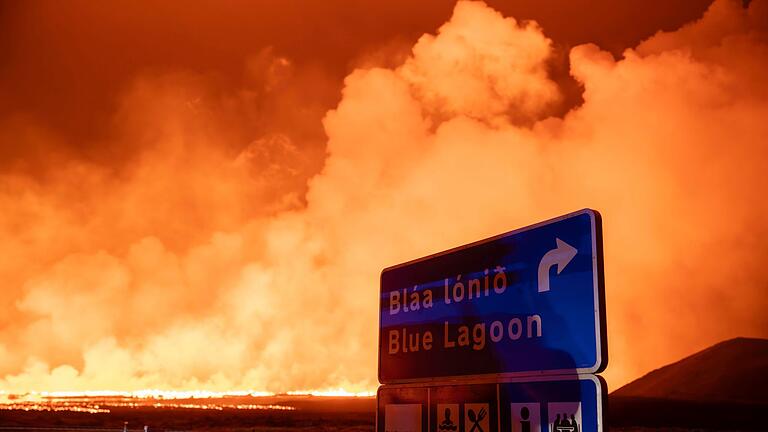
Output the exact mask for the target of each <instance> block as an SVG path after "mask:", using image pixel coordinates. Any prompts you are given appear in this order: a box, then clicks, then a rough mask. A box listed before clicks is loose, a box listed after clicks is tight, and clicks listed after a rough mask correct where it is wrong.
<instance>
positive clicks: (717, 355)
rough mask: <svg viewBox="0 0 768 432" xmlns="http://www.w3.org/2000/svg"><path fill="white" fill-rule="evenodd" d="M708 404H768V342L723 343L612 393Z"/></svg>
mask: <svg viewBox="0 0 768 432" xmlns="http://www.w3.org/2000/svg"><path fill="white" fill-rule="evenodd" d="M611 395H612V396H620V397H641V398H657V399H675V400H685V401H706V402H717V401H727V402H746V403H760V404H765V403H768V339H749V338H736V339H730V340H727V341H724V342H720V343H718V344H716V345H714V346H711V347H709V348H707V349H705V350H703V351H700V352H698V353H696V354H693V355H691V356H689V357H686V358H684V359H682V360H680V361H678V362H675V363H672V364H669V365H667V366H664V367H662V368H659V369H656V370H654V371H652V372H650V373H648V374H646V375H645V376H643V377H641V378H638V379H636V380H635V381H632V382H631V383H629V384H627V385H625V386H623V387H621V388H619V389H618V390H616V391H615V392H613V393H612V394H611Z"/></svg>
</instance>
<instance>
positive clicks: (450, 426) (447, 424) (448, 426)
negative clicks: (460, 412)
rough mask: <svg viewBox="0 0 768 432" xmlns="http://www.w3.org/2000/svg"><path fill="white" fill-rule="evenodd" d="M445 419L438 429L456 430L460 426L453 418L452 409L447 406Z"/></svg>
mask: <svg viewBox="0 0 768 432" xmlns="http://www.w3.org/2000/svg"><path fill="white" fill-rule="evenodd" d="M444 415H445V419H443V421H442V422H440V425H439V426H438V429H439V430H441V431H455V430H456V429H457V428H458V426H456V424H455V423H454V422H453V420H451V409H450V408H446V409H445V413H444Z"/></svg>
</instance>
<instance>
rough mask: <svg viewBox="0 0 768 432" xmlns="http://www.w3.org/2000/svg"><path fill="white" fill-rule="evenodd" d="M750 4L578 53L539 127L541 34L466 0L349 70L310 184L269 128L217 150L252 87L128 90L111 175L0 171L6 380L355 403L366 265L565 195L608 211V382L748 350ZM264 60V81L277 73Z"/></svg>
mask: <svg viewBox="0 0 768 432" xmlns="http://www.w3.org/2000/svg"><path fill="white" fill-rule="evenodd" d="M766 10H768V6H766V2H765V1H753V2H751V4H750V6H749V8H746V9H745V8H743V7H742V6H741V5H740V3H739V2H733V1H727V0H721V1H718V2H716V3H715V4H714V5H713V6H712V7H711V8H710V9H709V10H708V12H707V13H706V14H705V15H704V17H702V19H701V20H699V21H697V22H695V23H691V24H689V25H687V26H685V27H683V28H681V29H680V30H677V31H670V32H666V33H659V34H657V35H655V36H653V37H652V38H650V39H649V40H646V41H645V42H643V43H642V44H640V45H639V46H638V47H637V48H635V49H629V50H627V51H625V52H624V54H623V56H622V57H621V58H620V59H616V58H614V56H613V55H612V54H610V53H609V52H606V51H603V50H602V49H601V48H600V47H598V46H596V45H580V46H577V47H575V48H573V49H572V50H571V51H570V72H571V75H572V76H573V78H574V79H575V80H576V81H577V82H578V83H580V84H581V85H582V86H583V88H584V93H583V103H582V104H581V105H580V106H578V107H574V108H572V109H571V110H570V111H568V112H567V113H566V114H565V115H564V116H562V117H551V116H550V113H551V111H550V109H551V108H552V106H553V104H557V103H558V101H559V100H560V99H561V95H560V93H559V90H558V85H557V84H556V83H555V81H553V80H552V79H551V78H550V77H549V75H548V72H547V70H548V69H547V64H548V61H550V59H551V56H552V55H553V51H552V44H551V42H550V41H549V39H548V38H547V37H546V36H545V33H544V31H545V30H542V29H541V28H539V27H538V26H537V25H536V24H534V23H530V22H527V23H525V22H517V21H516V20H514V19H512V18H504V17H503V16H502V15H501V14H499V13H497V12H495V11H494V10H492V9H491V8H489V7H488V6H486V5H485V4H483V3H480V2H464V1H462V2H459V3H458V4H457V6H456V8H455V10H454V13H453V16H452V17H451V19H450V20H449V21H448V22H447V23H446V24H444V25H443V26H442V27H440V29H439V30H438V32H437V33H436V34H435V35H425V36H423V37H422V38H420V39H419V40H418V42H417V43H416V44H415V45H414V47H413V49H412V51H411V54H410V55H409V56H408V57H407V59H406V60H405V61H404V62H403V63H402V64H401V65H399V66H396V67H389V68H386V67H380V68H373V67H371V68H365V69H358V70H355V71H354V72H352V73H351V74H350V75H349V76H347V78H346V79H345V81H344V88H343V91H342V97H341V101H340V102H339V103H338V106H337V107H336V108H335V109H333V110H331V111H329V112H328V113H327V114H326V115H325V117H324V121H323V125H324V128H325V132H326V134H327V138H328V139H327V144H326V151H327V157H326V158H325V160H324V164H323V167H322V170H321V171H320V172H319V173H317V174H316V175H312V174H311V173H312V169H313V168H312V160H313V158H311V157H309V158H308V159H305V155H304V154H303V153H302V151H301V150H300V149H301V148H302V147H299V146H297V145H295V143H294V142H293V139H294V138H291V137H290V136H288V135H286V134H279V133H268V134H264V135H263V136H261V137H260V138H258V139H256V140H254V141H253V143H252V144H251V145H249V146H247V147H245V148H244V149H238V148H233V147H232V146H228V145H226V143H227V142H228V141H229V140H231V135H230V134H231V131H232V128H231V125H232V123H231V122H229V121H228V120H227V119H228V118H230V116H228V115H224V114H231V113H241V114H242V113H243V112H247V110H248V107H249V106H250V104H252V103H255V101H256V100H258V98H253V97H249V95H252V93H250V92H249V91H248V89H245V90H243V91H242V92H238V93H237V94H235V95H225V96H226V97H219V96H217V95H216V94H213V95H212V94H211V93H209V92H207V88H208V87H207V85H206V81H205V80H204V79H203V80H202V81H200V80H199V77H198V78H196V77H189V76H186V77H180V76H178V75H171V76H161V77H150V78H146V79H142V80H139V81H137V83H136V85H135V86H134V87H132V88H131V90H130V91H128V92H127V93H126V94H125V96H124V97H123V98H122V100H123V103H122V105H121V106H122V108H121V110H120V111H119V113H118V114H117V116H116V118H115V124H116V126H115V135H116V136H117V138H116V139H115V141H116V142H121V141H125V142H130V143H132V144H136V143H140V145H138V147H139V148H141V149H142V151H141V152H139V153H138V154H137V155H135V156H134V157H133V158H132V159H131V160H130V161H128V162H126V164H125V167H123V168H121V169H120V170H119V172H116V173H115V172H108V171H107V172H105V170H104V169H103V168H102V167H100V166H99V165H96V164H88V163H84V162H71V163H66V162H64V163H62V164H61V165H60V166H58V167H56V168H55V169H52V170H51V173H50V174H49V176H50V177H51V178H52V179H54V180H55V181H53V182H50V183H47V184H46V186H45V187H43V186H41V185H40V184H39V183H38V182H36V181H34V180H31V179H29V178H26V177H24V176H21V175H15V174H8V175H6V176H4V177H3V178H2V181H1V183H0V205H2V207H3V208H4V209H13V210H12V211H4V212H3V213H2V214H0V230H1V232H2V233H3V238H4V239H5V240H4V242H3V243H2V245H0V250H2V252H3V256H6V257H8V259H6V260H4V261H3V262H2V263H0V276H2V277H3V279H4V280H5V281H6V283H7V288H5V290H6V293H7V294H6V296H4V301H3V303H2V311H3V317H2V318H1V319H0V320H1V321H0V322H1V323H2V326H3V332H2V334H1V336H0V354H3V355H2V361H0V374H2V375H3V376H4V378H3V379H2V380H1V381H0V386H1V387H2V388H4V389H6V390H10V391H25V390H32V389H38V390H86V389H89V390H93V389H114V390H130V389H140V388H173V389H189V388H201V387H203V388H206V389H210V390H225V389H233V388H240V389H242V388H251V389H258V390H273V391H285V390H295V389H309V388H323V387H339V386H343V387H346V388H347V389H349V390H366V389H372V388H374V387H375V386H376V373H375V371H376V350H377V343H376V335H377V333H376V332H377V323H378V320H377V313H378V310H377V306H378V305H377V300H378V296H377V292H378V274H379V272H380V270H381V269H382V268H384V267H386V266H388V265H392V264H395V263H398V262H401V261H404V260H407V259H411V258H415V257H418V256H422V255H426V254H429V253H433V252H435V251H439V250H442V249H446V248H449V247H452V246H456V245H459V244H463V243H467V242H470V241H474V240H477V239H480V238H484V237H487V236H490V235H493V234H497V233H499V232H503V231H507V230H510V229H514V228H517V227H520V226H523V225H526V224H529V223H532V222H535V221H537V220H541V219H545V218H549V217H552V216H556V215H559V214H562V213H566V212H568V211H572V210H576V209H579V208H583V207H591V208H595V209H598V210H600V211H601V213H602V214H603V218H604V231H605V261H606V284H607V301H608V329H609V347H610V355H611V363H610V366H609V369H608V371H607V372H606V375H607V377H608V379H609V384H610V385H611V387H613V388H615V387H616V386H618V385H620V384H623V383H625V382H627V381H628V380H630V379H632V378H634V377H636V376H637V375H638V374H640V373H643V372H645V371H648V370H650V369H652V368H654V367H657V366H660V365H662V364H664V363H666V362H669V361H671V360H674V359H677V358H679V357H680V356H682V355H685V354H688V353H690V352H692V351H694V350H696V349H699V348H703V347H705V346H707V345H709V344H711V343H714V342H716V341H719V340H721V339H724V338H727V337H732V336H737V335H746V336H761V337H766V336H768V322H767V321H766V318H765V314H763V313H762V312H763V310H764V309H765V306H766V300H768V298H766V297H767V294H766V290H765V287H766V284H768V277H766V276H765V275H764V272H762V271H761V262H760V261H761V257H763V256H765V253H766V251H767V250H768V225H766V223H765V221H766V220H768V214H767V213H768V204H767V203H766V202H765V201H764V200H762V199H761V197H760V190H759V187H760V185H761V184H762V183H764V182H765V172H766V168H768V151H767V150H768V149H766V144H765V143H766V142H768V125H766V122H765V121H764V119H765V118H768V92H767V90H768V85H767V84H766V82H765V80H764V79H762V77H761V76H760V73H759V71H761V70H763V69H764V68H765V66H766V64H767V63H768V41H767V40H766V37H768V28H766V23H768V20H766V19H764V17H765V13H766ZM264 59H266V60H264ZM264 59H262V60H259V61H258V62H257V63H256V64H257V66H254V68H255V70H257V71H266V72H264V73H267V74H272V75H270V76H273V77H274V79H270V80H259V81H258V82H259V83H264V82H266V83H270V84H269V85H270V86H275V85H279V83H280V82H282V81H281V78H280V77H281V76H283V75H282V74H284V73H289V72H290V70H291V69H290V60H288V59H282V58H280V57H277V56H274V55H272V54H265V57H264ZM285 68H287V69H285ZM259 73H261V72H259ZM313 79H314V78H307V79H306V80H300V81H301V82H314V81H313ZM260 85H261V84H260ZM259 88H261V87H259ZM260 91H261V90H260ZM297 97H298V96H297ZM294 100H297V99H294ZM296 107H297V108H296V109H301V105H300V104H297V105H296ZM222 113H224V114H222ZM245 118H249V117H247V116H245ZM29 136H31V137H33V138H34V139H39V140H53V139H55V138H51V137H50V136H48V135H47V134H46V132H45V131H44V130H32V131H31V132H30V134H29ZM30 139H32V138H30ZM307 178H309V181H308V182H307V184H306V185H305V184H304V180H305V179H307ZM51 184H52V185H54V186H51ZM286 190H291V191H294V193H293V194H292V195H286V194H285V191H286ZM264 207H266V208H264Z"/></svg>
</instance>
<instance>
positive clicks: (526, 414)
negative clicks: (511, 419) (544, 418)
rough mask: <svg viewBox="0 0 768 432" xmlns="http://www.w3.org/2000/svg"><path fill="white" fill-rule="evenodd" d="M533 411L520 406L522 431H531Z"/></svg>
mask: <svg viewBox="0 0 768 432" xmlns="http://www.w3.org/2000/svg"><path fill="white" fill-rule="evenodd" d="M530 417H531V413H530V411H529V410H528V407H522V408H520V432H531V420H530Z"/></svg>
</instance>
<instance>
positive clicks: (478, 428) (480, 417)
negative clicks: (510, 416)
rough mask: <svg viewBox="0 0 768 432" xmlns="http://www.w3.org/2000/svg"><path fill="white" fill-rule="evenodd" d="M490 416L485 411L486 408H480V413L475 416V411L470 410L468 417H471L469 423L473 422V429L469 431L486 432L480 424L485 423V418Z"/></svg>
mask: <svg viewBox="0 0 768 432" xmlns="http://www.w3.org/2000/svg"><path fill="white" fill-rule="evenodd" d="M486 415H488V412H486V411H485V408H480V411H479V412H478V413H477V414H475V411H474V410H472V409H470V410H468V411H467V417H469V421H471V422H472V428H471V429H470V430H469V432H485V431H484V430H483V428H482V426H480V422H481V421H483V419H484V418H485V416H486Z"/></svg>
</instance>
